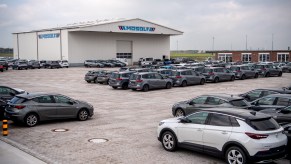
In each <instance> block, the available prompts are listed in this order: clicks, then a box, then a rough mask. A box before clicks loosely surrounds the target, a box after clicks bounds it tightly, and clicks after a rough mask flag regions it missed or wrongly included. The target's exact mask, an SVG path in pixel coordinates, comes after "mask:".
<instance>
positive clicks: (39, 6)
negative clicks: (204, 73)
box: [0, 0, 291, 50]
mask: <svg viewBox="0 0 291 164" xmlns="http://www.w3.org/2000/svg"><path fill="white" fill-rule="evenodd" d="M290 6H291V0H0V47H5V48H6V47H13V39H12V34H11V33H13V32H22V31H30V30H36V29H42V28H49V27H57V26H63V25H66V24H70V23H75V22H83V21H93V20H97V19H99V20H101V19H111V18H141V19H145V20H148V21H151V22H154V23H157V24H161V25H164V26H168V27H171V28H174V29H177V30H180V31H183V32H184V34H183V35H181V36H174V37H171V50H176V49H179V50H189V49H190V50H192V49H195V50H212V48H213V46H214V49H215V50H231V49H232V50H245V49H246V45H247V48H248V49H252V50H258V49H260V50H262V49H265V50H271V49H272V40H273V49H274V50H278V49H280V50H286V49H287V48H288V46H290V47H291V10H290ZM272 36H273V37H272ZM213 38H214V39H213ZM272 38H273V39H272ZM213 41H214V44H213ZM246 42H247V44H246Z"/></svg>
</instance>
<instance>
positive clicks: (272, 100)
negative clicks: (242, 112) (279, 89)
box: [249, 94, 291, 111]
mask: <svg viewBox="0 0 291 164" xmlns="http://www.w3.org/2000/svg"><path fill="white" fill-rule="evenodd" d="M251 105H252V106H251V107H250V108H249V109H252V110H256V111H260V110H263V109H271V108H284V107H286V106H290V105H291V95H290V94H272V95H268V96H265V97H262V98H259V99H257V100H255V101H253V102H251Z"/></svg>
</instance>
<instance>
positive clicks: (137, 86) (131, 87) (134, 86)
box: [128, 84, 142, 90]
mask: <svg viewBox="0 0 291 164" xmlns="http://www.w3.org/2000/svg"><path fill="white" fill-rule="evenodd" d="M128 88H130V89H136V90H142V85H130V84H129V85H128Z"/></svg>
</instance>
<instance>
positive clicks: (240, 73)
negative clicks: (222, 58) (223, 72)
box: [230, 65, 259, 80]
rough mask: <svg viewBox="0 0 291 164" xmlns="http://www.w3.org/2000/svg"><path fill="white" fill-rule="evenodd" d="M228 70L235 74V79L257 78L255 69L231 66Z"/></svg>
mask: <svg viewBox="0 0 291 164" xmlns="http://www.w3.org/2000/svg"><path fill="white" fill-rule="evenodd" d="M230 70H231V71H232V72H233V73H235V77H236V78H238V79H241V80H244V79H246V78H258V77H259V73H258V71H256V70H255V69H252V68H250V67H249V66H247V65H232V66H231V67H230Z"/></svg>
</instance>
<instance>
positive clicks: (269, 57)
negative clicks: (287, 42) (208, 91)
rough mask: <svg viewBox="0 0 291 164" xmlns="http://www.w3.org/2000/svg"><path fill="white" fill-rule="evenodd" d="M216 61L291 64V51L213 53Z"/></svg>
mask: <svg viewBox="0 0 291 164" xmlns="http://www.w3.org/2000/svg"><path fill="white" fill-rule="evenodd" d="M210 53H214V54H215V59H216V60H221V61H225V62H240V61H241V62H267V61H270V62H291V59H290V54H291V50H257V51H253V50H243V51H211V52H210Z"/></svg>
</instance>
